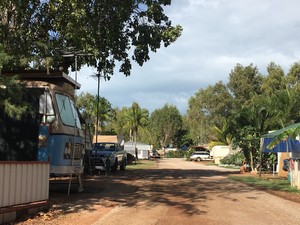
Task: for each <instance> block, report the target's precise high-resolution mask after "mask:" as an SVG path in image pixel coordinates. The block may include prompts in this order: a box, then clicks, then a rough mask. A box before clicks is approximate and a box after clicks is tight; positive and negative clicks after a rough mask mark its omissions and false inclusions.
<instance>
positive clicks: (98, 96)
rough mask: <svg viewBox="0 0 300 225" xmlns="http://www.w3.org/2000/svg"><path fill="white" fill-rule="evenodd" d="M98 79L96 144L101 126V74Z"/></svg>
mask: <svg viewBox="0 0 300 225" xmlns="http://www.w3.org/2000/svg"><path fill="white" fill-rule="evenodd" d="M97 77H98V92H97V115H96V116H97V120H96V143H97V142H98V126H99V102H100V73H98V74H97Z"/></svg>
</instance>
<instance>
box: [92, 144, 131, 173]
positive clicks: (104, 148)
mask: <svg viewBox="0 0 300 225" xmlns="http://www.w3.org/2000/svg"><path fill="white" fill-rule="evenodd" d="M107 158H109V162H110V168H111V171H116V170H117V169H118V167H120V170H122V171H124V170H125V169H126V165H127V153H126V151H125V150H124V149H123V147H122V146H121V145H120V144H119V143H113V142H98V143H94V144H93V149H92V156H91V165H92V167H93V168H94V169H95V170H99V171H104V170H106V165H105V163H106V162H107Z"/></svg>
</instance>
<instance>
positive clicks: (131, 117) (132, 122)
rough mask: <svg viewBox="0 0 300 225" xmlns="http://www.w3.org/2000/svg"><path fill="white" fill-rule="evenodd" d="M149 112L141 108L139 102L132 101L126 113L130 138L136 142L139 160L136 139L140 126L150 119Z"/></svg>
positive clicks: (136, 153)
mask: <svg viewBox="0 0 300 225" xmlns="http://www.w3.org/2000/svg"><path fill="white" fill-rule="evenodd" d="M148 117H149V112H148V110H146V109H141V108H140V106H139V104H138V103H136V102H134V103H132V106H131V108H129V109H128V111H127V113H126V115H125V123H126V127H127V128H128V129H129V134H130V140H131V141H133V142H134V149H135V157H136V160H138V152H137V148H136V141H137V136H138V131H139V128H141V127H144V126H145V125H146V123H147V121H148Z"/></svg>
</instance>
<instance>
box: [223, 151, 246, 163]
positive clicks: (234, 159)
mask: <svg viewBox="0 0 300 225" xmlns="http://www.w3.org/2000/svg"><path fill="white" fill-rule="evenodd" d="M243 161H244V154H243V152H241V151H240V152H237V153H235V154H232V155H227V156H226V157H224V158H223V159H221V160H220V162H221V163H222V164H227V165H242V164H243Z"/></svg>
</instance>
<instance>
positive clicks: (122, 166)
mask: <svg viewBox="0 0 300 225" xmlns="http://www.w3.org/2000/svg"><path fill="white" fill-rule="evenodd" d="M125 168H126V159H124V160H123V163H122V164H121V165H120V170H121V171H124V170H125Z"/></svg>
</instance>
